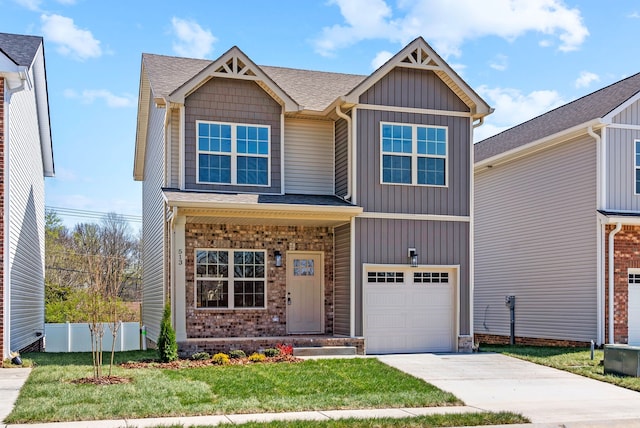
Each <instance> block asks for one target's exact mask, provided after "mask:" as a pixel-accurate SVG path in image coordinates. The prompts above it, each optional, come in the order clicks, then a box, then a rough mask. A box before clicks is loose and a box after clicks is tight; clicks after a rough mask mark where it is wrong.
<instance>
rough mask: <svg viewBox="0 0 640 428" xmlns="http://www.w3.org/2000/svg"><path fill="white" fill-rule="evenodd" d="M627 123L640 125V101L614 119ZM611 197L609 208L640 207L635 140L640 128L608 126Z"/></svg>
mask: <svg viewBox="0 0 640 428" xmlns="http://www.w3.org/2000/svg"><path fill="white" fill-rule="evenodd" d="M612 122H613V123H616V124H623V125H633V126H637V125H640V101H636V102H635V103H632V104H631V105H629V106H628V107H627V108H625V109H624V110H623V111H621V112H620V113H619V114H617V115H616V116H615V117H614V118H613V120H612ZM605 132H606V139H605V140H606V152H607V155H606V156H607V166H606V167H607V177H606V182H607V184H606V187H607V200H606V207H605V209H606V210H610V211H640V195H637V194H636V189H635V184H636V171H635V141H640V130H638V129H624V128H606V131H605Z"/></svg>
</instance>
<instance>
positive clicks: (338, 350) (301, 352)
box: [293, 346, 357, 357]
mask: <svg viewBox="0 0 640 428" xmlns="http://www.w3.org/2000/svg"><path fill="white" fill-rule="evenodd" d="M293 355H294V356H295V357H325V356H334V355H335V356H343V355H357V349H356V347H355V346H308V347H300V348H293Z"/></svg>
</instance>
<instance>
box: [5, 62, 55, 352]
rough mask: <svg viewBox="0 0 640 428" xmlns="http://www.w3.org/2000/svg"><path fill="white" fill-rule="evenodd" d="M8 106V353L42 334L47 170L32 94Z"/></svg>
mask: <svg viewBox="0 0 640 428" xmlns="http://www.w3.org/2000/svg"><path fill="white" fill-rule="evenodd" d="M30 74H31V75H30V79H31V80H32V81H33V78H34V76H33V74H32V73H31V72H30ZM8 107H9V121H8V140H7V141H6V142H5V148H7V149H8V156H7V157H8V159H9V166H8V171H9V177H8V183H6V184H5V204H6V205H7V206H8V213H7V214H8V216H7V217H8V218H7V219H6V220H8V224H7V228H8V229H7V230H6V232H5V237H6V239H7V240H8V242H7V243H6V246H5V248H6V249H7V250H8V253H7V260H8V262H7V263H6V264H5V266H7V267H8V272H5V286H7V287H8V289H9V290H10V293H11V296H10V309H9V313H8V314H7V315H8V316H9V320H10V329H9V330H10V342H9V344H7V347H5V351H18V350H20V349H22V348H24V347H26V346H28V345H30V344H32V343H33V342H35V341H36V340H38V338H39V336H36V333H37V332H40V333H44V171H43V163H42V150H41V146H40V130H39V126H38V118H37V113H36V100H35V93H34V89H33V88H25V89H24V90H23V91H20V92H16V93H15V94H13V95H12V96H11V100H10V103H9V104H8ZM46 132H48V126H47V131H46ZM9 346H10V349H7V348H8V347H9Z"/></svg>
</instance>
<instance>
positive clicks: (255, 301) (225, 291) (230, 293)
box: [195, 249, 266, 309]
mask: <svg viewBox="0 0 640 428" xmlns="http://www.w3.org/2000/svg"><path fill="white" fill-rule="evenodd" d="M265 258H266V252H265V251H264V250H206V249H198V250H196V266H195V267H196V307H197V308H198V309H204V308H228V309H234V308H235V309H246V308H264V307H265V301H266V299H265V296H266V276H265V275H266V273H265V271H266V269H265Z"/></svg>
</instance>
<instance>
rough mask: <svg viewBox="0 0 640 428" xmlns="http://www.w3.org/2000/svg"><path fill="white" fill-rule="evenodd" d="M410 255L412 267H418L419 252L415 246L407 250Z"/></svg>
mask: <svg viewBox="0 0 640 428" xmlns="http://www.w3.org/2000/svg"><path fill="white" fill-rule="evenodd" d="M407 253H408V256H409V263H410V264H411V267H417V266H418V253H417V251H416V249H415V248H409V251H408V252H407Z"/></svg>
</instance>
